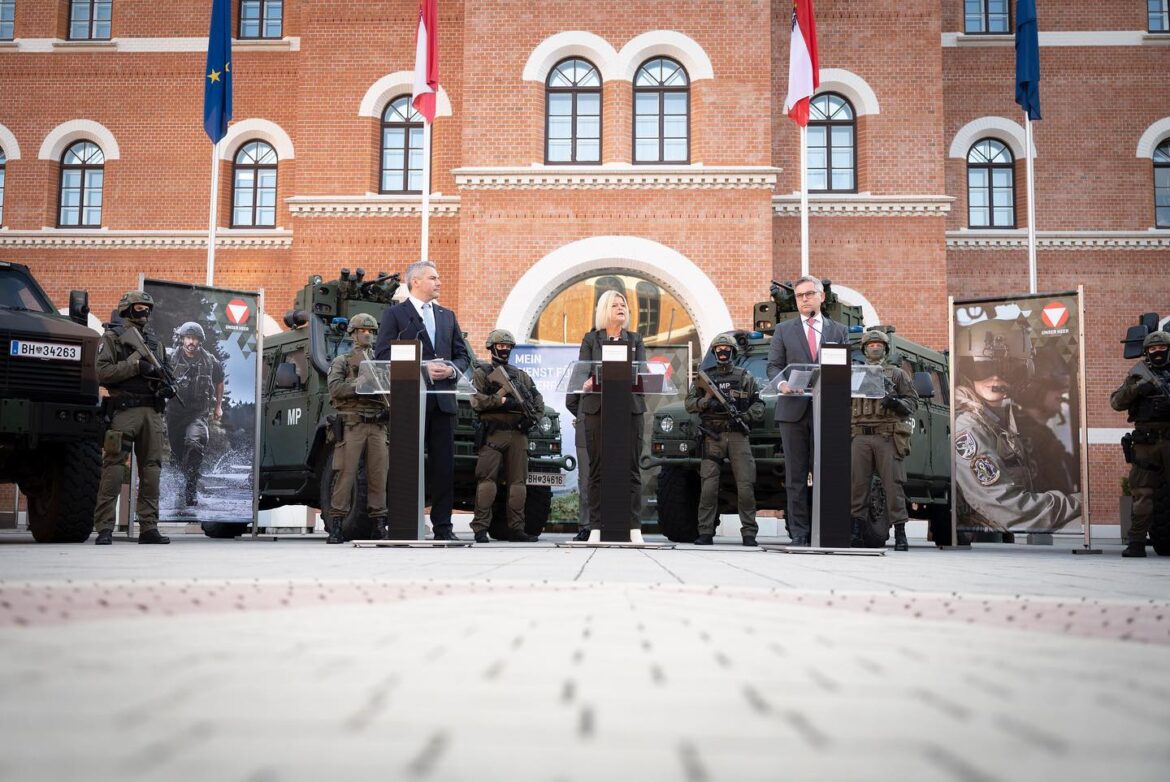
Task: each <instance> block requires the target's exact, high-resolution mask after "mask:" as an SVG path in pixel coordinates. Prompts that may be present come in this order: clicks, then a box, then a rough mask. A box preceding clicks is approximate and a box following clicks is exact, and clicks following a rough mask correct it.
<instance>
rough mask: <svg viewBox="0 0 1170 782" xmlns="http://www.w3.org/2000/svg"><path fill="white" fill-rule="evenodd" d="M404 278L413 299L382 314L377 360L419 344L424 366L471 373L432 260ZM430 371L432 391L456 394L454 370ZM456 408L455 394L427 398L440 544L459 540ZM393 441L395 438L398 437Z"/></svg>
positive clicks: (428, 447) (427, 444) (434, 524)
mask: <svg viewBox="0 0 1170 782" xmlns="http://www.w3.org/2000/svg"><path fill="white" fill-rule="evenodd" d="M404 276H405V277H406V289H407V290H408V291H409V292H410V295H408V296H407V297H406V300H405V301H401V302H399V303H398V304H394V305H391V306H389V307H387V308H386V310H385V311H384V312H383V313H382V319H381V322H380V324H379V326H378V343H377V346H376V347H375V348H374V357H375V358H376V359H377V360H379V361H388V360H389V359H390V342H391V341H392V340H396V339H417V340H419V341H420V342H421V343H422V357H423V360H424V361H428V360H433V359H446V360H448V361H450V362H451V363H452V364H454V365H455V366H456V367H458V368H459V371H460V372H466V371H467V368H468V367H469V366H470V365H471V360H472V357H471V351H470V350H469V349H468V347H467V343H466V342H464V340H463V332H462V331H460V330H459V322H458V321H457V320H455V313H454V312H452V311H451V310H449V309H446V308H445V307H440V306H439V305H438V304H435V303H434V302H435V300H436V299H438V298H439V270H438V269H437V268H435V264H434V263H433V262H431V261H419V262H418V263H412V264H411V265H410V266H407V267H406V273H405V275H404ZM427 370H428V372H429V377H428V378H427V387H428V389H435V390H444V389H446V390H454V388H455V372H454V370H452V369H451V367H449V366H446V365H438V364H432V365H428V367H427ZM457 409H458V408H457V407H456V404H455V395H454V394H452V393H444V394H427V406H426V422H425V424H424V426H425V432H426V437H425V448H426V454H427V472H428V473H429V475H428V481H429V482H430V488H431V527H432V528H433V529H434V531H435V540H458V538H456V537H455V533H454V532H452V530H451V507H452V504H453V502H454V493H455V489H454V481H455V413H456V411H457ZM390 436H391V437H393V436H394V432H391V433H390ZM391 469H393V466H392V467H391Z"/></svg>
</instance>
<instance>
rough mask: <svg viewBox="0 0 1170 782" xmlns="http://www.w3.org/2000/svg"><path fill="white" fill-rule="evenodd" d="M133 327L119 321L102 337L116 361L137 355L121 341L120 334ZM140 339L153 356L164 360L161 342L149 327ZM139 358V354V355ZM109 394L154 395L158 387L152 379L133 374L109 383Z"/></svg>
mask: <svg viewBox="0 0 1170 782" xmlns="http://www.w3.org/2000/svg"><path fill="white" fill-rule="evenodd" d="M132 328H135V327H134V326H132V325H130V324H128V323H120V324H118V325H116V326H109V327H107V329H106V333H105V334H104V335H103V337H102V338H103V339H105V340H106V349H107V350H113V351H114V360H115V361H117V362H119V363H120V362H122V361H125V360H126V359H128V358H130V356H132V355H137V352H136V351H135V350H133V349H132V348H131V347H129V346H128V345H127V344H126V343H125V342H123V341H122V334H123V332H125V330H126V329H132ZM141 333H142V341H143V342H145V343H146V348H147V350H149V351H150V352H151V353H153V354H154V355H155V356H157V357H158V360H159V362H160V363H161V362H164V361H165V360H166V354H165V353H164V352H163V348H162V343H160V342H159V341H158V339H157V338H156V337H155V336H154V332H153V331H151V330H150V329H149V328H147V329H144V330H143V331H142V332H141ZM139 358H141V356H139ZM106 388H107V390H108V391H109V392H110V396H112V397H114V398H115V399H116V398H117V397H119V396H151V397H152V396H154V395H155V391H156V390H157V389H158V384H157V383H156V382H154V381H151V380H148V379H146V378H145V377H143V376H142V375H135V376H134V377H130V378H127V379H125V380H123V381H122V382H120V383H111V384H109V385H108V386H107V387H106Z"/></svg>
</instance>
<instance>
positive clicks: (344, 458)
mask: <svg viewBox="0 0 1170 782" xmlns="http://www.w3.org/2000/svg"><path fill="white" fill-rule="evenodd" d="M386 435H387V429H386V424H380V423H353V424H349V423H347V424H346V425H345V435H344V437H345V439H344V440H343V441H342V442H340V443H337V444H336V445H335V446H334V447H333V469H334V470H335V471H336V473H337V475H336V477H335V478H334V481H333V496H332V497H330V499H329V515H330V516H348V515H349V511H350V505H351V504H352V502H351V494H352V493H353V483H354V481H356V480H357V474H358V467H359V466H360V465H361V461H362V454H363V453H364V454H365V455H366V508H367V510H368V511H369V515H370V516H380V517H383V518H384V517H385V516H386V476H387V474H388V472H389V469H390V445H389V442H388V441H387V440H386Z"/></svg>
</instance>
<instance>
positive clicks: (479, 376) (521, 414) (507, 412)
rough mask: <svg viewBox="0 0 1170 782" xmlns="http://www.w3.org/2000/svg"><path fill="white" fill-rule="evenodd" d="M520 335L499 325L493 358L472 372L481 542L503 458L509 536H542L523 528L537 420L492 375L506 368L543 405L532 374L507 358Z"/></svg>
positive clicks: (491, 344) (535, 404)
mask: <svg viewBox="0 0 1170 782" xmlns="http://www.w3.org/2000/svg"><path fill="white" fill-rule="evenodd" d="M515 346H516V340H515V338H514V337H513V336H512V334H511V332H509V331H505V330H504V329H496V330H495V331H493V332H492V333H491V334H488V338H487V345H486V347H487V349H488V350H489V351H490V352H491V356H492V360H491V363H482V362H479V363H477V364H476V366H475V370H474V371H473V372H472V374H471V383H472V385H474V386H475V393H474V394H472V395H471V407H472V409H474V410H475V411H476V412H477V413H479V424H480V427H481V428H480V431H479V434H478V437H477V442H478V441H479V439H480V438H482V443H483V444H482V445H481V446H480V448H479V459H478V461H476V463H475V481H476V484H475V516H474V518H473V519H472V521H471V531H472V532H474V533H475V542H476V543H487V542H489V540H490V538H489V537H488V528H489V527H490V526H491V523H492V505H493V504H494V503H495V501H496V481H497V480H498V476H499V473H500V465H501V463H502V464H503V466H504V484H505V485H506V486H507V487H508V540H511V541H516V542H521V543H531V542H533V541H535V540H537V536H535V535H529V534H528V533H527V532H525V531H524V503H525V501H526V500H527V497H528V487H527V482H528V430H529V429H530V428H532V425H533V424H535V423H536V421H534V420H533V419H532V417H531V416H530V415H529V414H528V413H526V412H525V406H524V404H523V403H522V402H521V401H520V400H519V399H517V398H516V397H515V396H514V395H513V394H511V393H509V392H508V391H507V390H506V389H505V388H503V387H502V386H501V385H500V383H497V382H496V381H495V380H493V379H492V378H491V377H490V376H491V375H492V373H493V372H494V371H495V370H497V369H502V370H503V371H504V372H505V373H506V374H507V376H508V379H509V380H510V381H511V382H512V385H513V387H515V388H516V389H517V390H518V391H519V392H520V393H521V394H523V395H524V396H526V397H527V398H528V402H529V410H533V411H535V410H539V411H543V410H544V399H543V398H542V397H541V395H540V391H538V390H537V389H536V384H535V383H533V382H532V378H531V377H529V376H528V373H527V372H525V371H524V370H522V369H519V368H517V367H514V366H512V365H511V364H509V363H508V358H509V357H510V356H511V355H512V348H514V347H515Z"/></svg>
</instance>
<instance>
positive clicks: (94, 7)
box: [69, 0, 114, 41]
mask: <svg viewBox="0 0 1170 782" xmlns="http://www.w3.org/2000/svg"><path fill="white" fill-rule="evenodd" d="M113 6H114V2H113V0H71V2H70V3H69V39H70V40H72V41H108V40H109V39H110V15H111V12H112V11H113Z"/></svg>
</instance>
